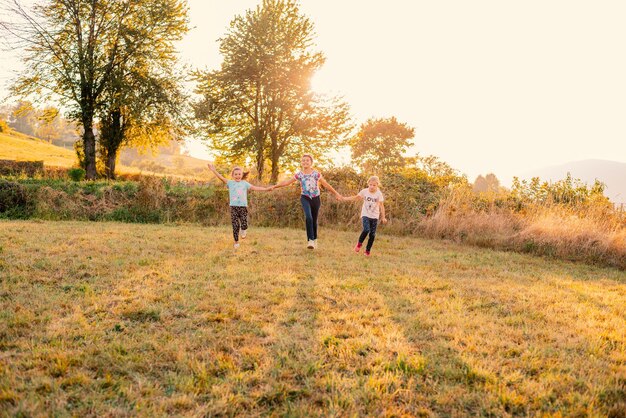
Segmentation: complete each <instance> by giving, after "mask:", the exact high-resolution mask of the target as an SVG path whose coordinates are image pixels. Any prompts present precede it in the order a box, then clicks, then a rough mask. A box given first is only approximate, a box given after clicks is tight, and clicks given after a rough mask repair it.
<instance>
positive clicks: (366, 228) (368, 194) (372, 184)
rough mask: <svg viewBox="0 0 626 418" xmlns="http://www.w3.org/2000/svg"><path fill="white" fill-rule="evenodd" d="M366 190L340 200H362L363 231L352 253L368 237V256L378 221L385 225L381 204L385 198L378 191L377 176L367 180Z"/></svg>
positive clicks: (358, 248) (358, 249) (366, 252)
mask: <svg viewBox="0 0 626 418" xmlns="http://www.w3.org/2000/svg"><path fill="white" fill-rule="evenodd" d="M367 186H368V187H367V189H363V190H361V191H360V192H359V194H357V195H354V196H349V197H342V198H341V200H344V201H349V200H357V199H361V200H363V206H362V207H361V219H362V220H363V231H362V232H361V235H360V236H359V241H358V242H357V244H356V246H355V247H354V251H356V252H357V253H358V252H359V251H360V250H361V247H362V246H363V241H365V238H366V237H367V236H368V235H369V239H368V240H367V246H366V247H365V255H366V256H369V255H370V251H371V250H372V245H374V239H375V238H376V227H377V226H378V220H379V219H380V221H381V222H382V223H387V218H385V205H384V204H383V202H384V201H385V198H384V197H383V194H382V192H381V191H380V189H379V187H380V180H379V179H378V177H377V176H372V177H370V178H369V180H367Z"/></svg>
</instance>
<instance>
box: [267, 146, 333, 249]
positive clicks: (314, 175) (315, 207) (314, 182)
mask: <svg viewBox="0 0 626 418" xmlns="http://www.w3.org/2000/svg"><path fill="white" fill-rule="evenodd" d="M300 165H301V167H302V169H301V170H300V171H298V172H297V173H296V174H295V175H294V176H293V178H291V179H289V180H285V181H283V182H280V183H278V184H276V186H274V187H275V188H279V187H285V186H288V185H290V184H292V183H294V182H296V181H299V182H300V188H301V190H302V193H301V194H300V203H301V204H302V210H303V211H304V217H305V218H306V237H307V248H308V249H310V250H312V249H314V248H317V216H318V214H319V210H320V206H321V204H322V202H321V200H320V188H319V184H320V183H321V184H322V186H324V187H326V188H327V189H328V190H330V191H331V192H333V194H334V195H335V197H336V198H337V199H340V198H341V195H340V194H339V193H337V191H336V190H335V189H333V187H332V186H331V185H330V184H328V183H327V182H326V180H324V178H323V177H322V174H321V173H320V172H319V171H317V170H314V169H313V156H312V155H311V154H304V155H303V156H302V159H301V160H300Z"/></svg>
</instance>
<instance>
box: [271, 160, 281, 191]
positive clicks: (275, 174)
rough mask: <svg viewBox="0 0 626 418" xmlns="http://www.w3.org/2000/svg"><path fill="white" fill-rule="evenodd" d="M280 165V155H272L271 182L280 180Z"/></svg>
mask: <svg viewBox="0 0 626 418" xmlns="http://www.w3.org/2000/svg"><path fill="white" fill-rule="evenodd" d="M279 170H280V167H279V165H278V157H274V156H272V177H271V178H270V183H271V184H276V182H278V175H279V174H280V171H279Z"/></svg>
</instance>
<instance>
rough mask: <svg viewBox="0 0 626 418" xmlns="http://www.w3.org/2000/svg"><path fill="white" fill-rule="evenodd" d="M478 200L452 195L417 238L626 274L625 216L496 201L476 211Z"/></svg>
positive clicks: (595, 208)
mask: <svg viewBox="0 0 626 418" xmlns="http://www.w3.org/2000/svg"><path fill="white" fill-rule="evenodd" d="M470 193H471V192H470ZM474 200H475V199H474ZM474 200H473V199H472V196H471V195H468V194H467V193H466V192H465V191H463V190H461V191H459V192H458V193H457V192H453V193H451V194H450V195H449V196H448V197H447V198H445V199H443V200H442V202H441V205H440V207H439V208H438V210H437V211H436V212H435V214H434V215H433V216H431V217H425V218H422V219H421V220H420V223H419V228H418V231H417V232H418V233H419V234H421V235H423V236H426V237H433V238H435V237H436V238H449V239H453V240H455V241H457V242H464V243H468V244H472V245H478V246H481V247H485V248H493V249H502V250H513V251H520V252H527V253H532V254H538V255H550V256H553V257H557V258H561V259H565V260H574V261H585V262H589V263H595V264H600V265H605V266H613V267H618V268H620V269H622V270H625V269H626V212H622V211H619V210H615V209H613V208H612V206H611V205H610V204H608V203H607V202H606V200H604V199H599V200H598V201H594V200H591V201H590V202H586V203H580V204H578V205H576V206H568V205H564V204H550V203H547V204H526V207H525V208H524V209H523V210H521V211H515V210H511V209H510V208H508V207H497V206H496V204H495V203H494V201H491V202H487V203H488V204H487V205H486V206H485V207H482V208H477V207H476V205H475V203H473V202H474Z"/></svg>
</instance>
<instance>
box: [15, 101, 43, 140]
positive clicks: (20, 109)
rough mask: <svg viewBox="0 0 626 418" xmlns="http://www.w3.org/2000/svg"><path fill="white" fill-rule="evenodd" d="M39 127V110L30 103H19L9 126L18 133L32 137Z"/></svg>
mask: <svg viewBox="0 0 626 418" xmlns="http://www.w3.org/2000/svg"><path fill="white" fill-rule="evenodd" d="M37 125H38V121H37V110H36V109H35V108H34V107H33V104H32V103H31V102H29V101H20V102H18V103H17V104H16V105H15V107H14V108H13V111H12V112H11V116H10V119H9V126H10V127H11V128H12V129H13V130H15V131H17V132H21V133H23V134H26V135H31V136H32V135H35V132H36V131H37Z"/></svg>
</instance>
